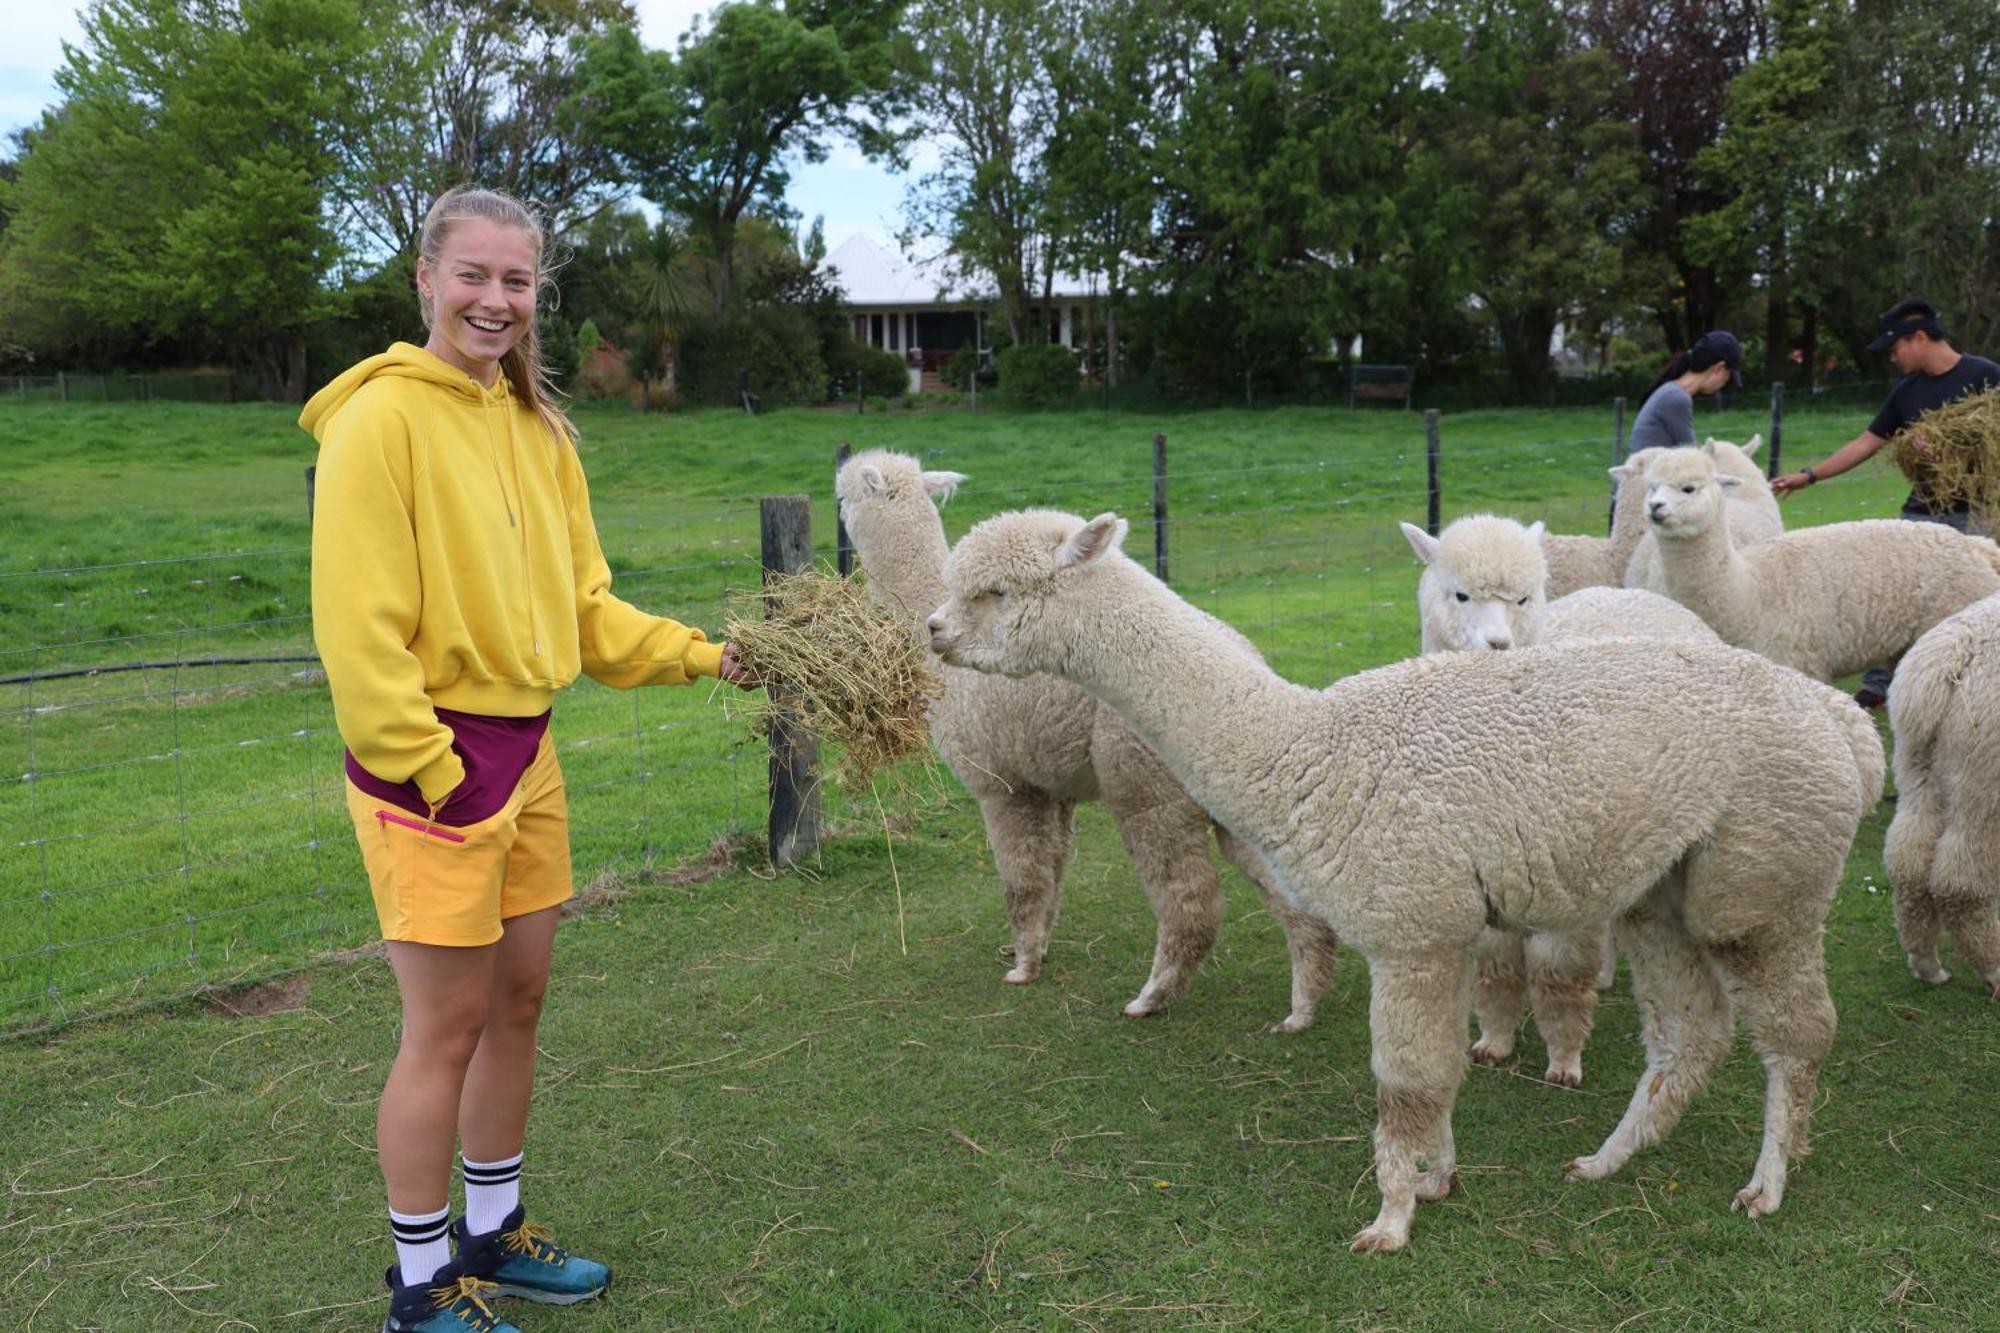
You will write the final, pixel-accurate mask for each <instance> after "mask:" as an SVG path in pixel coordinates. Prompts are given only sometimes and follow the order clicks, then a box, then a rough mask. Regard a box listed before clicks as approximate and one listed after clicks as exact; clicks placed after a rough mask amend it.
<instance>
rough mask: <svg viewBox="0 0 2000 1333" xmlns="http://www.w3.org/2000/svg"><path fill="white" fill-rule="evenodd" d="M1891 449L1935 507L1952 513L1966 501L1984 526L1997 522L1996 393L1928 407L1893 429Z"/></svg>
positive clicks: (1999, 398) (1999, 418)
mask: <svg viewBox="0 0 2000 1333" xmlns="http://www.w3.org/2000/svg"><path fill="white" fill-rule="evenodd" d="M1919 439H1921V441H1922V445H1921V447H1920V446H1919V444H1918V441H1919ZM1889 448H1890V457H1891V458H1893V459H1894V460H1895V463H1896V466H1897V467H1899V468H1901V469H1902V470H1903V475H1904V476H1906V477H1908V478H1909V479H1910V484H1911V485H1913V486H1915V487H1916V489H1917V493H1918V494H1920V495H1923V496H1927V497H1929V499H1930V501H1931V503H1932V504H1933V505H1935V506H1937V507H1938V508H1939V509H1941V510H1944V509H1954V508H1956V507H1957V506H1958V504H1959V502H1960V501H1964V502H1965V503H1966V504H1967V505H1969V506H1970V507H1971V509H1972V512H1973V514H1974V515H1975V516H1976V517H1977V518H1978V519H1979V520H1980V522H1982V523H1983V524H1985V525H1986V526H1987V527H1989V528H1992V527H1994V526H1996V522H2000V389H1984V390H1981V391H1980V392H1979V393H1972V394H1967V395H1966V396H1965V397H1963V398H1960V399H1959V400H1957V401H1956V402H1951V403H1946V404H1945V405H1944V406H1942V407H1934V408H1932V409H1931V410H1930V411H1928V412H1926V413H1924V414H1923V415H1922V416H1920V417H1918V418H1917V419H1916V420H1915V421H1913V422H1911V423H1910V424H1909V425H1908V426H1905V427H1904V428H1903V429H1902V430H1899V431H1897V432H1896V434H1895V437H1894V438H1893V439H1892V440H1891V442H1890V445H1889Z"/></svg>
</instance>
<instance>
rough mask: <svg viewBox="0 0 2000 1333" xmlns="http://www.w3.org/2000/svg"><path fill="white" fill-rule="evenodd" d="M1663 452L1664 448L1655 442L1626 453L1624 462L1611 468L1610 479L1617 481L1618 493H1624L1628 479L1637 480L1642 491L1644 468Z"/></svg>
mask: <svg viewBox="0 0 2000 1333" xmlns="http://www.w3.org/2000/svg"><path fill="white" fill-rule="evenodd" d="M1665 452H1666V450H1665V449H1664V448H1662V447H1661V446H1660V445H1657V444H1656V445H1654V446H1652V447H1651V448H1649V449H1635V450H1633V451H1632V452H1631V453H1630V454H1627V455H1626V456H1625V461H1624V462H1622V463H1620V464H1618V465H1617V466H1616V467H1614V468H1612V469H1611V479H1612V480H1613V481H1615V482H1617V483H1618V487H1619V494H1621V495H1622V494H1624V488H1625V483H1626V482H1628V481H1637V482H1638V483H1639V489H1640V491H1641V492H1644V490H1645V489H1646V480H1645V478H1646V469H1647V468H1649V467H1651V466H1652V464H1653V460H1654V459H1655V458H1658V457H1659V456H1660V455H1661V454H1663V453H1665Z"/></svg>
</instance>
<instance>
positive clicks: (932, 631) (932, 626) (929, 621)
mask: <svg viewBox="0 0 2000 1333" xmlns="http://www.w3.org/2000/svg"><path fill="white" fill-rule="evenodd" d="M943 628H944V622H943V621H942V620H939V619H938V614H937V612H935V611H933V612H931V613H930V615H929V616H927V617H926V618H925V620H924V631H925V632H926V633H928V634H929V635H930V636H931V637H932V638H933V639H935V638H936V637H937V636H938V631H939V630H941V629H943Z"/></svg>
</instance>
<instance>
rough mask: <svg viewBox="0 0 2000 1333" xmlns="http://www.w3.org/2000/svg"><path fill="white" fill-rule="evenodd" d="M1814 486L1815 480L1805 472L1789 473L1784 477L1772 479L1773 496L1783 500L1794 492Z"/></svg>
mask: <svg viewBox="0 0 2000 1333" xmlns="http://www.w3.org/2000/svg"><path fill="white" fill-rule="evenodd" d="M1812 484H1813V479H1812V478H1811V477H1809V476H1807V475H1806V474H1805V473H1803V472H1787V473H1786V474H1785V475H1783V476H1782V477H1773V478H1771V494H1773V495H1775V496H1777V497H1779V498H1780V499H1783V498H1784V497H1785V496H1787V495H1790V494H1791V493H1792V492H1793V491H1802V490H1804V489H1805V488H1806V487H1808V486H1810V485H1812Z"/></svg>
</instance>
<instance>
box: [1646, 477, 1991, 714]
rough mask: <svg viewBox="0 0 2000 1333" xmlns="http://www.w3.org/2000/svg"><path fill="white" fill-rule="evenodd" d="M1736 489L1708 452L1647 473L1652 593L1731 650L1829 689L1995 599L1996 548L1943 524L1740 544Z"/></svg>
mask: <svg viewBox="0 0 2000 1333" xmlns="http://www.w3.org/2000/svg"><path fill="white" fill-rule="evenodd" d="M1740 484H1741V483H1740V482H1739V481H1738V479H1737V478H1735V477H1733V476H1730V475H1727V474H1725V473H1722V472H1720V471H1719V470H1718V469H1717V467H1716V462H1715V459H1714V457H1713V456H1712V455H1711V454H1710V453H1709V452H1708V451H1707V449H1706V448H1705V447H1704V448H1701V449H1670V450H1668V451H1667V452H1666V453H1664V454H1662V455H1661V456H1659V457H1658V458H1655V459H1654V460H1653V462H1652V464H1651V465H1650V466H1648V467H1647V469H1646V486H1647V493H1646V514H1647V519H1648V521H1649V522H1650V523H1651V524H1652V529H1653V533H1654V535H1655V536H1656V537H1657V538H1658V540H1659V554H1660V563H1659V570H1658V575H1657V578H1656V579H1655V581H1654V583H1653V585H1652V590H1653V591H1654V592H1659V593H1663V594H1665V595H1666V596H1668V597H1671V598H1673V599H1674V600H1675V601H1677V602H1679V603H1680V604H1681V605H1683V606H1685V607H1687V608H1688V609H1689V610H1690V611H1693V612H1694V613H1695V614H1696V615H1698V616H1700V617H1701V618H1702V619H1703V620H1705V621H1707V622H1708V624H1709V627H1710V628H1712V629H1713V630H1714V631H1715V632H1716V633H1717V634H1720V635H1721V636H1722V638H1723V640H1724V642H1726V643H1733V644H1736V645H1737V646H1738V647H1742V648H1748V649H1750V650H1752V651H1753V652H1759V653H1762V654H1764V656H1766V657H1768V658H1770V659H1772V660H1773V661H1776V662H1782V663H1784V664H1785V665H1786V666H1789V667H1793V668H1796V669H1797V670H1800V671H1803V672H1805V673H1806V674H1807V675H1809V676H1813V677H1815V678H1817V679H1819V680H1832V679H1834V678H1835V677H1837V676H1844V675H1847V674H1848V673H1849V672H1853V671H1860V670H1862V669H1863V668H1864V667H1868V666H1872V665H1874V664H1875V663H1877V662H1888V661H1893V660H1894V659H1895V658H1897V657H1899V656H1900V655H1901V654H1902V652H1903V650H1904V649H1906V648H1908V647H1909V646H1910V645H1911V644H1912V643H1914V642H1916V640H1917V636H1918V635H1920V634H1922V633H1923V632H1924V631H1925V630H1927V629H1929V628H1930V627H1931V626H1933V625H1935V624H1937V623H1938V621H1940V620H1943V619H1944V618H1945V617H1946V616H1948V615H1951V614H1952V613H1953V612H1955V611H1958V610H1960V609H1962V608H1964V607H1966V606H1968V605H1970V604H1971V603H1973V602H1976V601H1978V600H1979V599H1980V598H1982V597H1986V596H1989V595H1991V594H1992V593H1995V592H2000V547H1996V546H1995V545H1994V544H1993V542H1992V541H1991V540H1989V539H1987V538H1985V537H1968V536H1966V535H1965V534H1964V533H1962V532H1957V531H1955V530H1953V529H1951V528H1948V527H1945V526H1944V525H1942V524H1938V523H1900V522H1897V521H1895V520H1893V519H1879V520H1871V521H1867V522H1861V523H1830V524H1827V525H1826V526H1825V527H1819V528H1806V529H1804V530H1803V531H1799V532H1787V533H1785V534H1783V535H1782V536H1779V537H1774V538H1772V539H1771V540H1769V541H1765V542H1759V543H1757V544H1756V545H1755V546H1738V545H1737V544H1736V543H1735V542H1734V541H1732V540H1731V529H1730V523H1731V521H1732V518H1731V515H1730V514H1729V512H1728V509H1727V507H1726V505H1725V504H1724V496H1725V494H1726V493H1727V492H1728V491H1729V490H1732V489H1734V488H1736V487H1737V486H1738V485H1740Z"/></svg>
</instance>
